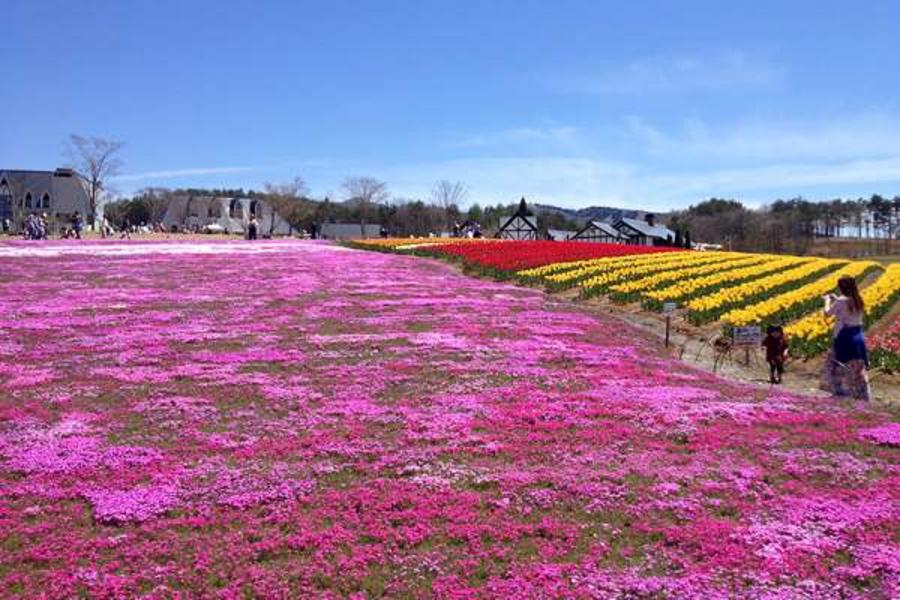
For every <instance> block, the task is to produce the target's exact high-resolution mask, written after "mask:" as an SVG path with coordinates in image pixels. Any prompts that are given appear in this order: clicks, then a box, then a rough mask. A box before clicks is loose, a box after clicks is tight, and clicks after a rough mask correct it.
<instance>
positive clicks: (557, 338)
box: [0, 240, 900, 600]
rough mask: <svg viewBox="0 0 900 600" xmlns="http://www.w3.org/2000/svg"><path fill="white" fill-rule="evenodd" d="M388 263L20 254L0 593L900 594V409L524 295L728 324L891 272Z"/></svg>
mask: <svg viewBox="0 0 900 600" xmlns="http://www.w3.org/2000/svg"><path fill="white" fill-rule="evenodd" d="M380 243H381V244H382V246H381V247H380V248H379V249H381V250H389V251H385V252H372V251H362V250H358V249H353V248H348V247H345V246H339V245H333V244H329V243H323V242H315V241H258V242H248V241H243V240H241V241H185V242H174V241H167V242H147V241H139V240H133V241H122V242H101V241H74V240H73V241H68V240H66V241H57V242H31V243H29V242H8V243H2V242H0V266H2V269H0V332H2V335H0V597H5V598H6V597H8V598H195V597H199V598H266V599H268V598H335V599H336V598H354V599H363V598H448V599H464V598H578V599H581V598H585V599H587V598H597V599H607V598H612V599H622V600H626V599H645V600H659V599H669V598H704V599H723V600H724V599H730V598H748V599H804V598H805V599H810V600H812V599H816V600H831V599H835V600H837V599H863V598H878V599H885V600H887V599H891V598H898V597H900V469H898V464H900V416H898V414H897V411H896V409H895V408H892V407H890V406H886V405H880V404H877V403H875V404H872V405H863V406H860V405H851V404H849V403H838V402H835V401H832V400H829V399H824V398H822V397H812V396H804V395H798V394H794V393H790V392H787V391H785V390H783V389H780V388H778V387H774V386H773V387H762V386H754V385H749V384H743V383H739V382H734V381H728V380H725V379H722V378H720V377H717V376H716V375H714V374H711V373H708V372H706V371H702V370H699V369H695V368H693V367H692V366H690V365H688V364H686V363H684V362H681V361H678V360H675V359H673V358H671V357H670V356H669V355H668V354H666V353H665V352H663V351H661V349H660V348H659V346H660V344H659V343H658V341H657V340H655V339H652V338H650V337H648V336H647V335H646V334H644V333H642V332H641V331H639V330H637V329H633V328H631V326H629V325H627V324H624V323H622V322H621V321H620V320H617V319H613V318H608V317H606V316H604V315H602V314H597V313H596V311H593V312H589V311H587V310H584V309H583V308H582V307H579V306H578V305H577V304H576V303H573V302H570V301H568V300H566V299H564V298H559V297H556V296H554V295H553V294H547V293H545V291H544V290H541V289H536V288H534V287H529V286H525V285H517V281H516V280H519V281H522V282H531V283H536V282H540V283H546V285H548V286H550V287H553V289H562V288H564V287H570V288H576V287H578V288H580V289H582V290H583V293H585V294H595V293H596V294H605V295H608V296H609V297H610V298H613V299H618V300H616V301H622V302H626V301H627V302H634V303H642V304H644V305H645V307H646V310H656V309H657V308H658V306H659V303H660V302H662V301H667V300H666V299H668V298H676V299H678V302H679V305H680V306H682V307H684V308H682V310H683V311H684V312H685V314H686V315H687V316H688V317H689V318H692V319H695V320H696V321H698V322H701V321H703V322H711V320H715V319H718V320H726V319H728V320H733V322H734V323H738V322H743V321H744V319H746V318H751V317H746V316H745V314H744V313H743V312H741V311H748V310H749V311H756V313H755V315H758V317H757V316H753V317H752V318H753V319H757V318H759V319H763V320H764V319H770V318H791V319H794V318H795V317H796V316H797V315H800V314H801V313H803V312H804V311H806V309H807V307H808V306H811V305H810V304H809V302H810V298H811V297H812V296H814V295H817V294H819V293H820V292H821V289H822V285H820V284H819V283H818V282H820V281H821V280H822V278H823V277H827V276H831V277H834V276H835V275H836V274H838V273H840V272H846V273H849V274H851V275H853V276H858V277H860V278H861V279H864V280H865V281H866V283H867V286H866V290H867V292H866V293H867V301H869V302H871V303H872V305H877V306H880V307H887V306H888V305H889V304H891V303H892V302H893V301H894V300H895V296H896V292H897V289H900V286H898V285H897V283H898V276H900V273H898V271H897V270H895V269H894V268H888V269H884V268H882V267H879V266H875V265H872V264H868V263H860V264H857V263H847V262H842V261H825V260H820V259H806V258H792V257H776V256H765V255H741V254H737V253H725V252H722V253H709V254H705V253H691V252H683V251H681V252H678V251H676V252H671V251H666V252H655V251H653V249H650V250H647V249H635V248H627V247H618V248H616V249H609V248H605V247H603V246H602V245H592V244H582V245H581V246H580V247H578V248H564V249H557V250H553V251H551V252H550V253H549V254H547V255H546V256H548V257H549V260H548V259H547V258H546V257H545V258H544V259H541V258H539V256H540V252H542V251H543V248H544V246H542V245H537V244H529V245H526V246H523V247H522V250H521V251H520V252H517V251H516V250H515V248H514V246H508V247H507V248H508V249H509V251H510V254H509V255H502V254H501V255H500V256H498V255H497V249H498V248H497V245H496V243H494V242H480V241H472V242H460V243H456V244H453V245H452V246H450V247H448V248H445V249H441V248H440V247H438V246H431V247H418V245H416V246H417V248H418V249H411V250H404V249H403V247H404V246H408V245H409V244H408V243H407V244H403V243H400V242H397V243H395V244H394V245H390V244H389V242H380ZM492 247H493V254H492V253H491V252H492V251H491V250H489V248H492ZM635 250H637V251H636V252H635ZM407 251H411V252H416V253H424V254H428V255H431V256H434V255H443V256H446V257H455V258H453V260H457V259H468V260H469V261H470V262H471V263H472V264H474V265H480V266H481V267H482V268H484V269H485V270H487V271H491V272H496V271H506V272H508V273H509V277H510V278H511V281H497V280H494V279H490V278H485V277H470V276H467V275H465V274H462V273H459V272H458V271H457V270H456V269H454V268H453V267H452V266H451V265H450V264H447V263H445V262H442V261H438V260H424V259H422V258H420V257H417V256H406V255H404V254H403V252H407ZM442 253H445V254H442ZM554 261H556V262H554ZM559 261H565V262H563V263H560V262H559ZM472 268H474V267H472ZM677 272H681V273H690V274H691V275H690V279H680V278H679V277H673V276H672V275H671V274H672V273H677ZM729 273H730V274H731V275H730V276H729ZM787 274H790V275H789V276H787ZM729 277H733V278H734V279H729ZM642 281H644V282H645V283H640V282H642ZM554 286H555V287H554ZM726 290H733V292H727V291H726ZM773 298H781V299H782V300H783V302H778V303H774V304H773V303H772V302H771V300H772V299H773ZM879 310H881V308H879ZM885 310H886V309H885ZM692 314H693V317H691V315H692ZM796 322H797V323H802V322H803V321H802V320H799V319H798V320H797V321H796ZM804 327H806V329H805V330H804V331H807V330H808V331H809V336H810V339H813V338H815V336H816V335H818V332H819V329H817V327H819V323H810V324H807V325H804ZM892 331H893V332H894V334H887V335H886V336H885V338H884V339H885V341H884V344H885V347H888V348H889V347H891V346H890V345H891V344H892V343H895V341H896V339H897V338H896V332H897V331H898V328H897V327H896V326H895V327H894V329H893V330H892ZM797 335H798V336H799V335H801V333H797ZM891 335H893V336H894V337H891ZM892 340H893V341H892Z"/></svg>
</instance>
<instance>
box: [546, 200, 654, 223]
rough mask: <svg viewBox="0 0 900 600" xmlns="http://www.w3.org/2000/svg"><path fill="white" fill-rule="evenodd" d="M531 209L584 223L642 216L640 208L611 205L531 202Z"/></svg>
mask: <svg viewBox="0 0 900 600" xmlns="http://www.w3.org/2000/svg"><path fill="white" fill-rule="evenodd" d="M531 208H532V210H534V212H536V213H545V214H546V213H555V214H559V215H562V216H563V217H565V218H566V219H568V220H570V221H576V222H578V223H581V224H584V223H587V222H588V221H615V220H616V219H620V218H622V217H627V218H631V219H637V218H639V217H641V216H643V214H644V212H643V211H640V210H631V209H627V208H613V207H611V206H588V207H587V208H562V207H560V206H553V205H552V204H532V205H531Z"/></svg>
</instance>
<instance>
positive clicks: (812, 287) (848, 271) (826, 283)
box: [721, 260, 879, 327]
mask: <svg viewBox="0 0 900 600" xmlns="http://www.w3.org/2000/svg"><path fill="white" fill-rule="evenodd" d="M877 268H879V264H878V263H877V262H874V261H871V260H860V261H854V262H852V263H850V264H848V265H845V266H843V267H841V268H840V269H838V270H837V271H835V272H834V273H829V274H828V275H826V276H825V277H822V278H821V279H818V280H816V281H813V282H812V283H808V284H806V285H804V286H801V287H799V288H796V289H793V290H790V291H787V292H784V293H783V294H778V295H776V296H773V297H771V298H768V299H766V300H763V301H762V302H757V303H756V304H751V305H750V306H745V307H742V308H735V309H733V310H730V311H728V312H727V313H725V314H724V315H722V317H721V320H722V321H724V322H725V324H726V325H733V326H738V327H739V326H741V325H752V324H756V323H769V322H772V321H775V320H785V319H788V318H792V317H796V316H800V315H802V314H804V313H806V312H808V310H809V309H810V308H812V307H811V306H810V304H811V303H815V302H818V301H819V300H820V298H821V297H822V296H823V295H824V294H826V293H827V292H831V291H833V290H834V289H835V288H836V287H837V281H838V279H839V278H841V277H845V276H847V277H853V278H854V279H858V278H860V277H862V276H863V275H865V274H866V273H868V272H869V271H872V270H873V269H877Z"/></svg>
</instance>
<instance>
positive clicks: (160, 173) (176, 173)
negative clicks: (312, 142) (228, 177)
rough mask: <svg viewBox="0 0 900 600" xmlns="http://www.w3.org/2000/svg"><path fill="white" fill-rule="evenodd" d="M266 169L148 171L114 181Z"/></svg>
mask: <svg viewBox="0 0 900 600" xmlns="http://www.w3.org/2000/svg"><path fill="white" fill-rule="evenodd" d="M264 168H266V167H258V166H255V167H198V168H189V169H172V170H168V171H146V172H144V173H126V174H123V175H117V176H115V177H113V178H112V179H113V180H114V181H142V180H144V179H174V178H178V177H196V176H200V175H225V174H229V173H248V172H252V171H259V170H262V169H264Z"/></svg>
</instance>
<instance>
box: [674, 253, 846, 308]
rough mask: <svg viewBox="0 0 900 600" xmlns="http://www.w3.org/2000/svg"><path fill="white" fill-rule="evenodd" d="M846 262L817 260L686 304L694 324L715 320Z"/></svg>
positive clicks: (727, 288) (724, 289)
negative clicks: (729, 310) (759, 298)
mask: <svg viewBox="0 0 900 600" xmlns="http://www.w3.org/2000/svg"><path fill="white" fill-rule="evenodd" d="M844 263H846V261H838V260H830V259H825V258H818V259H814V260H811V261H809V262H808V263H805V264H802V265H800V266H797V267H794V268H793V269H788V270H787V271H781V272H778V273H775V274H773V275H769V276H768V277H763V278H761V279H754V280H751V281H748V282H746V283H743V284H741V285H737V286H734V287H726V288H722V289H721V290H719V291H718V292H715V293H713V294H709V295H707V296H702V297H699V298H694V299H693V300H691V301H690V302H689V303H688V305H687V306H688V309H689V312H688V319H689V320H690V321H691V322H693V323H694V324H700V323H706V322H709V321H713V320H715V319H717V318H718V317H719V316H720V315H721V314H722V313H723V312H725V311H727V310H728V309H729V308H731V307H733V306H740V305H743V304H746V303H747V302H750V301H753V300H754V299H756V298H757V297H759V296H762V295H763V294H766V293H776V292H778V291H781V290H783V289H786V288H789V287H793V286H795V285H798V286H799V285H802V284H803V283H804V282H805V281H806V280H808V279H810V278H811V277H813V276H815V275H818V274H820V273H825V272H826V271H829V270H833V269H835V268H837V267H838V266H840V265H841V264H844Z"/></svg>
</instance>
